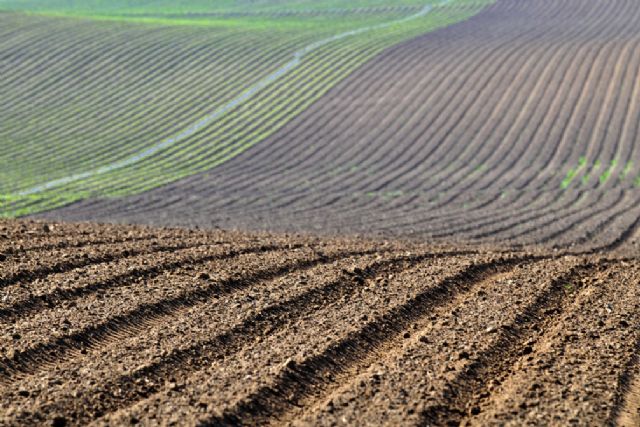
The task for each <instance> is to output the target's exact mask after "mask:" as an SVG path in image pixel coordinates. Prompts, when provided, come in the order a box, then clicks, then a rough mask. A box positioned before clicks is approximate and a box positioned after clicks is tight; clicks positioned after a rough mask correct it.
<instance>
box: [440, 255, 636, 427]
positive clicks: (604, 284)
mask: <svg viewBox="0 0 640 427" xmlns="http://www.w3.org/2000/svg"><path fill="white" fill-rule="evenodd" d="M637 271H638V265H637V262H634V263H633V265H630V264H629V263H624V262H616V261H603V260H599V261H594V265H593V266H592V267H591V271H590V272H588V274H587V275H586V276H585V275H583V274H578V275H577V276H576V277H573V278H570V281H568V282H567V283H565V284H563V283H559V284H558V285H559V286H560V288H562V289H559V290H557V291H556V294H558V295H559V296H560V297H561V298H562V299H563V302H562V303H561V306H560V307H557V305H556V307H551V308H550V309H552V310H555V311H554V313H553V315H552V316H551V318H546V319H545V317H548V316H545V313H540V310H536V311H537V313H535V312H534V313H532V314H533V315H534V316H540V315H542V316H543V317H541V318H539V320H536V321H534V324H536V325H537V327H536V326H534V327H533V328H530V327H529V326H530V325H527V324H526V323H525V324H519V325H515V328H514V327H512V328H511V329H510V330H509V331H508V332H507V333H508V334H509V336H508V337H506V339H505V340H504V341H505V342H504V347H502V348H500V347H498V346H496V347H495V348H494V349H493V353H492V354H486V355H483V358H485V359H486V362H485V361H483V360H480V361H479V363H482V362H484V363H483V367H481V368H480V369H478V370H479V371H480V372H477V371H476V373H472V374H471V375H468V374H463V375H461V376H460V377H459V378H456V380H457V382H456V383H454V384H453V387H454V389H453V390H451V391H452V392H453V393H455V392H456V391H457V390H460V389H462V390H464V391H463V393H464V394H467V395H469V399H468V400H467V402H466V405H467V408H464V409H466V410H464V414H463V415H462V422H463V423H464V422H466V423H467V424H473V425H484V424H486V423H488V422H491V423H497V424H500V423H504V422H505V421H506V420H507V419H509V418H511V417H512V415H511V414H512V413H513V411H514V410H516V408H519V409H520V410H519V411H518V412H520V416H519V420H520V422H522V423H523V424H528V423H532V422H533V420H535V422H536V423H538V424H554V423H561V424H566V423H575V421H576V420H580V421H584V420H589V421H588V423H590V424H597V425H606V424H607V419H609V420H611V415H612V414H613V413H615V406H614V405H615V403H614V402H615V400H614V399H612V397H613V395H614V392H615V390H614V388H613V387H612V382H614V383H615V382H616V380H617V379H618V378H617V376H618V374H619V372H620V368H621V366H624V365H625V364H626V363H627V362H628V360H629V359H631V358H632V355H634V350H635V346H634V344H635V342H636V340H637V338H638V331H637V329H634V328H633V327H631V326H630V325H632V324H637V322H638V320H639V315H640V310H639V307H638V305H637V303H636V301H637V298H638V289H637V287H629V286H625V283H626V282H627V281H628V280H633V279H631V277H632V274H631V273H632V272H635V273H636V274H637ZM563 294H564V297H563V296H562V295H563ZM527 320H528V319H526V318H525V322H527ZM523 329H524V330H523ZM532 329H533V330H532ZM536 329H537V330H536ZM514 335H515V339H514V337H513V336H514ZM515 341H518V342H519V343H518V344H516V343H515ZM612 342H616V343H618V344H617V346H616V348H615V349H614V348H612V346H611V343H612ZM505 347H506V350H505ZM487 359H488V360H487ZM569 361H571V363H568V362H569ZM465 376H466V377H467V378H465ZM469 377H471V381H472V384H477V385H476V386H475V387H476V388H477V389H481V388H482V387H485V388H486V387H487V385H488V386H489V387H488V391H485V392H480V393H478V392H476V393H475V394H472V393H470V391H471V390H469V391H466V390H467V387H468V386H467V385H465V381H466V384H468V383H469ZM492 378H495V380H493V381H491V379H492ZM482 381H485V382H487V383H488V384H486V385H485V386H482V385H481V384H479V383H480V382H482ZM587 390H588V393H589V395H590V398H593V399H594V400H593V402H598V404H585V402H584V393H585V392H586V391H587ZM478 391H479V390H478ZM461 407H462V402H460V403H459V404H458V408H461Z"/></svg>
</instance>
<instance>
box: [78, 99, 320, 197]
mask: <svg viewBox="0 0 640 427" xmlns="http://www.w3.org/2000/svg"><path fill="white" fill-rule="evenodd" d="M304 102H309V101H308V100H305V101H304ZM285 113H286V114H288V111H287V110H284V111H283V112H281V113H278V114H279V116H276V119H277V120H280V118H281V117H282V115H283V114H285ZM253 130H254V129H249V131H253ZM248 136H249V137H251V136H252V135H248ZM205 148H206V147H205ZM240 149H242V147H240ZM230 150H237V149H236V148H234V147H231V148H227V149H224V150H223V152H222V153H221V154H222V155H223V156H225V157H229V156H233V155H234V153H233V152H232V151H230ZM169 154H171V153H166V154H165V155H163V157H166V156H167V155H169ZM201 155H202V154H201V153H199V152H194V153H193V154H189V157H196V156H201ZM205 158H206V161H207V162H208V161H211V159H210V158H209V157H208V155H207V157H205ZM223 159H224V158H222V160H223ZM185 160H187V161H188V159H185ZM216 161H221V160H216ZM150 167H152V168H153V169H158V168H159V167H160V166H159V165H157V164H156V165H152V166H150ZM191 167H192V168H193V167H197V168H202V167H203V166H201V165H198V164H194V165H193V166H191ZM129 171H131V172H132V173H137V172H138V171H137V170H134V169H133V168H130V169H129ZM127 173H128V171H125V172H124V173H122V174H119V175H121V176H122V178H121V179H120V180H121V181H122V182H124V181H125V180H127V179H130V177H127ZM114 179H118V178H117V177H114ZM162 179H163V180H166V179H167V178H166V177H164V178H162ZM82 185H87V182H85V183H83V184H82ZM111 185H112V188H113V185H117V182H116V183H115V184H111ZM144 185H148V182H147V183H144ZM105 191H109V187H105Z"/></svg>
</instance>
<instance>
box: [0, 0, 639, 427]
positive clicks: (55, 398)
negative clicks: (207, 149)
mask: <svg viewBox="0 0 640 427" xmlns="http://www.w3.org/2000/svg"><path fill="white" fill-rule="evenodd" d="M638 22H640V7H638V2H637V0H607V1H600V0H558V1H556V0H554V1H551V0H527V1H523V0H498V1H497V2H496V4H495V5H493V6H490V7H488V8H487V9H485V10H484V11H482V12H481V13H480V14H478V15H476V16H474V17H473V18H471V19H469V20H468V21H466V22H463V23H459V24H456V25H453V26H451V27H448V28H445V29H442V30H439V31H436V32H433V33H430V34H427V35H424V36H422V37H419V38H416V39H414V40H411V41H409V42H406V43H403V44H401V45H399V46H396V47H394V48H392V49H389V50H387V51H385V52H384V53H383V54H381V55H379V56H378V57H377V58H376V59H374V60H373V61H370V62H369V63H367V64H366V65H365V66H363V67H362V68H361V69H359V70H358V71H357V72H355V73H354V74H353V75H351V76H350V77H349V78H347V79H346V80H345V81H343V82H342V83H341V84H339V85H338V86H337V87H336V88H334V89H333V90H331V91H330V92H329V93H328V94H327V95H326V96H324V97H322V98H321V99H320V101H318V102H317V103H315V104H314V105H313V106H311V107H310V108H309V109H308V110H307V111H305V112H304V113H302V114H301V115H300V116H299V117H297V118H296V119H294V120H293V121H292V122H291V123H289V124H288V125H287V126H286V127H285V128H283V129H281V130H280V131H278V132H277V133H276V134H275V135H274V136H273V137H270V138H269V139H268V140H267V141H264V142H262V143H260V144H257V145H255V146H254V147H253V148H251V149H249V150H247V151H246V152H244V153H243V154H241V155H239V156H237V157H235V158H234V159H232V160H231V161H229V162H227V163H225V164H223V165H222V166H220V167H218V168H216V169H214V170H212V171H209V172H208V173H205V174H201V175H198V176H194V177H191V178H188V179H185V180H182V181H179V182H176V183H174V184H171V185H168V186H165V187H162V188H159V189H156V190H152V191H149V192H147V193H144V194H141V195H138V196H134V197H128V198H125V199H121V200H119V199H117V200H106V199H94V200H86V201H84V202H81V203H77V204H74V205H70V206H67V207H65V208H63V209H60V210H57V211H53V212H48V213H46V214H42V215H39V220H46V221H47V222H46V223H45V222H38V221H33V220H26V221H5V222H0V322H2V328H1V329H0V331H1V335H0V340H1V342H0V425H29V426H31V425H53V426H65V425H80V424H82V425H85V424H91V425H96V426H97V425H129V424H132V425H133V424H141V425H157V424H162V425H171V424H180V425H208V426H218V425H264V424H275V425H294V426H306V425H321V426H322V425H327V426H341V425H349V426H351V425H390V426H396V425H416V426H418V425H420V426H428V425H438V426H440V425H442V426H458V425H467V426H490V425H500V426H503V425H507V426H522V425H536V426H538V425H540V426H547V425H558V426H567V425H579V426H600V425H620V426H630V427H638V426H640V357H639V354H640V258H639V256H638V254H639V253H640V228H639V227H638V225H639V224H640V190H639V189H638V187H639V186H640V179H639V178H638V177H639V176H640V151H639V150H638V147H639V145H638V139H639V138H640V133H639V132H640V128H639V127H638V124H639V123H640V80H639V79H638V75H639V73H640V26H639V25H638ZM58 219H62V220H66V221H68V220H85V221H98V222H111V223H113V222H122V223H139V224H147V225H154V226H187V227H193V226H200V227H202V228H205V229H208V230H210V231H199V230H197V229H168V228H146V227H143V226H139V225H138V226H126V225H97V224H92V223H80V224H65V223H56V222H54V221H55V220H58ZM216 227H220V229H216ZM221 229H226V230H234V229H237V230H248V231H243V232H241V231H237V232H236V231H222V230H221ZM265 230H268V231H270V233H274V234H268V233H267V232H266V231H265ZM275 233H279V234H275ZM284 233H289V234H284ZM297 233H301V234H297ZM302 233H304V234H302ZM311 233H318V235H321V236H322V237H313V236H312V234H311ZM341 233H344V234H345V235H349V236H353V237H350V238H336V237H331V236H336V235H339V234H341ZM358 235H362V236H366V237H367V238H360V237H357V236H358Z"/></svg>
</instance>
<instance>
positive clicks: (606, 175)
mask: <svg viewBox="0 0 640 427" xmlns="http://www.w3.org/2000/svg"><path fill="white" fill-rule="evenodd" d="M617 165H618V161H617V160H615V159H614V160H611V164H610V165H609V167H608V168H607V170H606V171H604V172H603V173H602V175H600V185H604V184H606V182H607V180H608V179H609V177H610V176H611V175H612V174H613V171H614V170H615V168H616V166H617Z"/></svg>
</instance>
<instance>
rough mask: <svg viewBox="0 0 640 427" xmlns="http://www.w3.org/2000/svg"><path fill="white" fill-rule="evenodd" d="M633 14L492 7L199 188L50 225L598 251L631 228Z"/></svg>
mask: <svg viewBox="0 0 640 427" xmlns="http://www.w3.org/2000/svg"><path fill="white" fill-rule="evenodd" d="M639 16H640V8H639V7H638V5H637V2H634V1H633V0H613V1H607V2H601V1H596V0H587V1H585V0H563V1H554V2H551V1H546V0H531V1H516V0H501V1H499V2H497V3H496V4H495V5H493V6H490V7H488V8H487V9H485V10H484V11H483V12H481V13H480V14H478V15H476V16H475V17H473V18H471V19H469V20H468V21H465V22H462V23H459V24H456V25H452V26H450V27H448V28H445V29H441V30H438V31H436V32H433V33H430V34H427V35H424V36H421V37H418V38H416V39H413V40H411V41H409V42H406V43H403V44H401V45H399V46H397V47H394V48H391V49H388V50H386V51H385V52H384V53H383V54H381V55H379V56H378V57H377V58H375V59H374V60H372V61H370V62H369V63H367V64H366V65H365V66H362V67H361V68H360V69H359V70H358V71H357V72H356V73H354V74H353V75H351V76H350V77H349V78H348V79H346V80H345V81H344V82H342V83H341V84H339V85H338V86H337V87H335V88H334V89H332V90H331V91H330V92H329V93H328V94H327V95H325V96H324V97H322V99H320V100H319V101H318V102H316V103H315V104H314V105H313V106H312V107H311V108H310V109H309V110H307V111H305V112H304V113H303V114H301V115H300V116H299V117H297V118H296V119H295V120H293V121H292V122H291V123H289V124H288V125H286V126H285V127H284V128H283V129H282V130H281V131H279V132H277V133H276V134H274V135H273V136H272V137H270V138H268V139H267V140H266V141H264V142H263V143H261V144H258V145H256V146H254V147H253V148H251V149H250V150H247V151H246V152H244V153H243V154H241V155H239V156H238V157H236V158H234V159H233V160H231V161H229V162H227V163H225V164H223V165H221V166H219V167H217V168H215V169H212V170H210V171H208V172H207V173H203V174H200V175H198V176H195V177H191V178H187V179H185V180H182V181H179V182H177V183H175V184H171V185H168V186H165V187H162V188H160V189H157V190H153V191H150V192H147V193H144V194H142V195H140V196H135V197H130V198H124V199H122V200H111V199H108V200H91V201H87V202H83V203H78V204H75V205H71V206H69V207H67V208H65V209H62V210H59V211H54V212H51V213H49V214H47V215H45V216H47V217H50V218H72V219H90V220H91V219H96V220H101V221H103V220H107V221H125V222H129V221H131V222H143V223H153V224H175V225H178V224H180V225H195V224H197V225H202V226H220V227H240V228H249V229H272V230H289V231H291V230H307V231H323V232H329V233H334V232H347V233H359V232H362V233H370V232H378V233H381V234H384V235H392V236H405V237H406V236H409V237H417V238H421V239H430V240H433V239H442V240H445V241H451V240H452V239H455V240H464V241H468V242H480V243H487V242H500V243H501V244H506V245H514V246H520V245H529V244H541V245H545V246H554V247H569V246H576V245H577V246H580V247H583V248H585V247H589V248H592V249H595V248H607V247H611V246H617V245H620V244H623V243H625V242H626V243H629V244H633V242H634V241H635V237H634V236H635V234H634V233H635V231H636V230H637V228H638V227H637V225H638V218H639V217H640V191H639V190H638V185H639V184H640V179H639V174H640V152H639V151H638V144H637V141H638V140H639V138H640V129H639V123H640V80H638V78H637V76H638V74H639V72H640V27H638V25H637V22H638V18H639Z"/></svg>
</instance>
